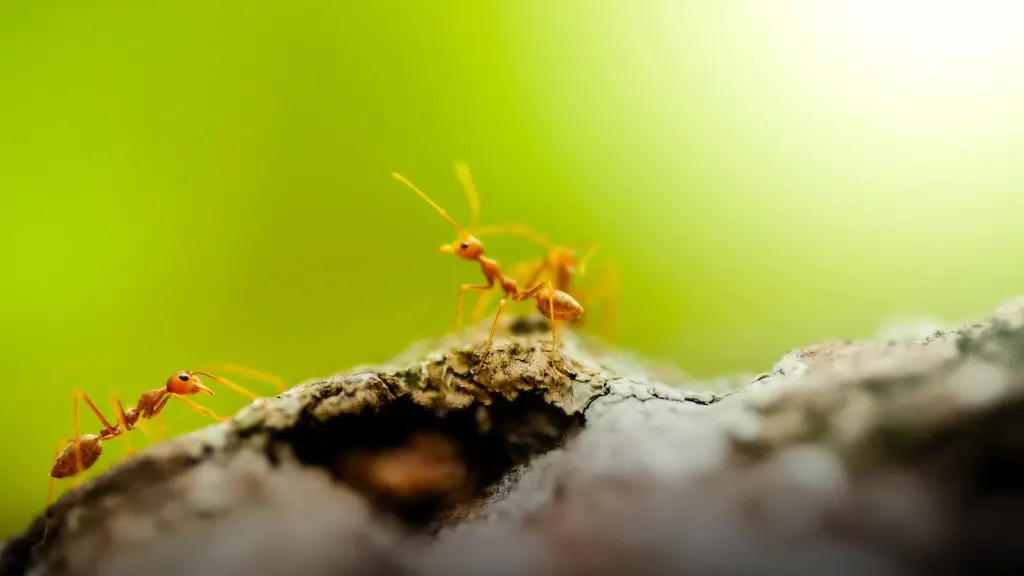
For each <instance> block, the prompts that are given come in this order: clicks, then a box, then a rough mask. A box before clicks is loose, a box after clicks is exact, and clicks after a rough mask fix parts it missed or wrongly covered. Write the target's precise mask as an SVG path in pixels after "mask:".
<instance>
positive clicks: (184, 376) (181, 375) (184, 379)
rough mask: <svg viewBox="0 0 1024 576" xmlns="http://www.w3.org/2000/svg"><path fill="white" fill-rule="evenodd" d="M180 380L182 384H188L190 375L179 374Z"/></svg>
mask: <svg viewBox="0 0 1024 576" xmlns="http://www.w3.org/2000/svg"><path fill="white" fill-rule="evenodd" d="M178 380H181V381H182V382H188V374H186V373H184V372H182V373H181V374H178Z"/></svg>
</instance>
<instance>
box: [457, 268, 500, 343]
mask: <svg viewBox="0 0 1024 576" xmlns="http://www.w3.org/2000/svg"><path fill="white" fill-rule="evenodd" d="M488 280H489V281H488V282H487V284H463V285H462V286H459V304H458V307H457V308H456V312H455V328H454V330H453V331H454V332H458V331H459V330H460V329H461V328H462V300H463V298H464V296H465V294H466V290H473V291H475V292H486V291H488V290H490V289H491V288H494V279H492V278H489V279H488Z"/></svg>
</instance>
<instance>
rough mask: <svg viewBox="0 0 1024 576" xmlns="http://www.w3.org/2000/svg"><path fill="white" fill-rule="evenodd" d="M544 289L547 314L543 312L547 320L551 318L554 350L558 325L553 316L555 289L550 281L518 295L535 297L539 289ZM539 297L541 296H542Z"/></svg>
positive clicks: (552, 346)
mask: <svg viewBox="0 0 1024 576" xmlns="http://www.w3.org/2000/svg"><path fill="white" fill-rule="evenodd" d="M545 289H546V290H547V301H548V314H545V316H546V317H547V318H548V319H549V320H551V351H552V352H555V350H556V347H557V346H558V327H557V320H556V319H555V316H557V314H556V313H555V289H554V287H553V286H552V285H551V281H550V280H545V281H544V282H542V283H540V284H537V285H536V286H534V287H533V288H530V289H529V290H527V291H526V292H524V293H523V294H522V295H521V296H520V297H519V300H526V299H528V298H535V297H537V294H538V293H540V292H541V290H545ZM541 297H542V298H543V296H541ZM549 314H550V316H549Z"/></svg>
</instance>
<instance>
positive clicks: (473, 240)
mask: <svg viewBox="0 0 1024 576" xmlns="http://www.w3.org/2000/svg"><path fill="white" fill-rule="evenodd" d="M439 250H440V251H441V252H444V253H445V254H455V255H456V256H458V257H459V258H464V259H466V260H476V259H477V258H479V257H481V256H483V254H484V243H483V242H481V241H480V239H479V238H477V237H476V236H472V235H470V234H466V235H465V236H463V237H462V238H461V239H459V240H456V241H455V242H452V243H451V244H445V245H444V246H441V247H440V248H439Z"/></svg>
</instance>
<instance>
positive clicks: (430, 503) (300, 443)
mask: <svg viewBox="0 0 1024 576" xmlns="http://www.w3.org/2000/svg"><path fill="white" fill-rule="evenodd" d="M578 424H579V418H578V417H575V416H570V415H567V414H565V413H564V412H563V411H562V410H559V409H558V408H555V407H553V406H551V405H549V404H547V403H546V402H545V401H544V399H543V398H542V397H541V396H540V395H536V394H524V395H521V396H519V397H518V398H516V399H515V400H512V401H508V400H504V399H496V400H494V402H493V403H492V404H490V405H486V406H485V405H483V404H474V405H472V406H469V407H467V408H464V409H459V410H448V411H446V412H444V413H438V412H435V411H434V410H431V409H428V408H424V407H422V406H420V405H418V404H415V403H414V402H413V401H412V400H410V399H409V398H405V397H403V398H398V399H396V400H395V401H393V402H392V403H390V404H388V405H386V406H384V407H381V408H379V409H376V410H372V411H367V412H365V413H360V414H342V415H339V416H336V417H334V418H332V419H331V420H329V421H326V422H321V421H318V420H316V419H315V418H312V417H309V418H307V419H306V420H305V422H303V423H301V424H299V425H297V426H295V427H293V428H291V429H289V430H287V431H283V432H281V433H279V434H277V435H276V436H275V437H274V438H273V440H274V442H272V443H271V444H272V445H274V444H277V445H280V444H282V443H283V444H285V445H287V446H289V447H290V448H291V450H292V451H293V452H294V454H295V455H296V457H297V458H298V459H299V460H300V461H301V462H303V463H305V464H308V465H312V466H319V467H323V468H324V469H326V470H328V471H329V472H330V473H331V474H332V476H334V478H335V479H337V480H338V481H339V482H343V483H345V484H347V485H349V486H351V487H353V488H354V489H356V490H357V491H359V492H360V493H362V494H363V495H364V496H366V497H367V498H368V500H369V501H370V502H371V503H372V504H373V505H374V506H375V507H376V508H377V509H378V510H380V511H381V512H384V513H388V514H392V515H394V516H395V517H397V518H398V519H399V520H401V521H402V522H404V523H405V524H407V525H408V526H409V527H411V528H415V529H427V528H428V527H430V526H433V525H436V524H437V522H439V521H441V520H443V519H444V518H445V516H446V515H447V514H449V513H452V512H453V511H455V510H458V509H461V508H462V507H464V506H466V505H467V504H469V503H471V502H473V501H475V500H477V499H479V498H481V497H484V496H486V495H487V493H488V490H489V489H490V488H491V487H493V486H494V485H495V484H496V483H497V481H498V480H500V479H501V478H502V477H503V476H504V475H505V474H506V473H508V472H509V471H510V470H511V469H512V468H513V467H514V466H515V465H517V464H520V463H522V462H525V461H526V460H528V459H530V458H532V457H534V456H536V455H538V454H541V453H543V452H546V451H548V450H550V449H552V448H555V447H557V446H559V445H561V444H562V442H563V440H564V438H565V437H566V435H567V434H568V433H569V432H570V431H571V430H572V429H574V428H576V427H577V426H578Z"/></svg>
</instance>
